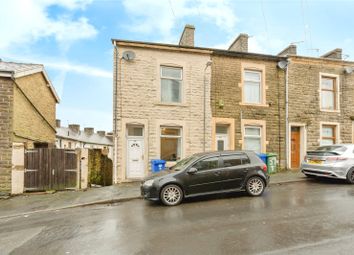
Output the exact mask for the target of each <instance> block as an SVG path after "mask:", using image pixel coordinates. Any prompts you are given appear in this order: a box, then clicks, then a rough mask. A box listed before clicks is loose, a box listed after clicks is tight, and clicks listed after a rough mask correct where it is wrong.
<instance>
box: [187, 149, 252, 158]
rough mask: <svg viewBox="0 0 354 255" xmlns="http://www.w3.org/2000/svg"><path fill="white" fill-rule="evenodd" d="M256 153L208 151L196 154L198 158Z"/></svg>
mask: <svg viewBox="0 0 354 255" xmlns="http://www.w3.org/2000/svg"><path fill="white" fill-rule="evenodd" d="M249 153H254V152H253V151H239V150H237V151H236V150H226V151H208V152H201V153H196V154H194V155H195V156H198V157H203V156H220V155H229V154H249Z"/></svg>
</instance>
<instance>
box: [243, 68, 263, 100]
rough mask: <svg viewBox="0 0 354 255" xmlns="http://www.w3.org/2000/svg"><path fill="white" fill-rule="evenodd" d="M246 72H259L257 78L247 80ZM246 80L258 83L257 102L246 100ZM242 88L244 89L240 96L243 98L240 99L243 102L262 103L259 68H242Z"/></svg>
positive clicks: (260, 72)
mask: <svg viewBox="0 0 354 255" xmlns="http://www.w3.org/2000/svg"><path fill="white" fill-rule="evenodd" d="M246 73H254V74H255V73H256V74H259V80H252V79H250V80H248V79H246ZM247 82H252V83H258V84H259V88H258V91H259V96H258V97H259V101H258V102H246V83H247ZM243 89H244V93H242V96H243V99H242V102H244V103H245V104H257V105H259V104H262V103H263V100H262V98H263V91H262V71H260V70H255V69H248V68H245V69H243Z"/></svg>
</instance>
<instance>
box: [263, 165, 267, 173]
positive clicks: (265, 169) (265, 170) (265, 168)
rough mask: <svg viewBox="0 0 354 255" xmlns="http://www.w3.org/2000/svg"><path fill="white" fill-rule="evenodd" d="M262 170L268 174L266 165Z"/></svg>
mask: <svg viewBox="0 0 354 255" xmlns="http://www.w3.org/2000/svg"><path fill="white" fill-rule="evenodd" d="M262 170H263V172H265V173H266V172H267V165H266V164H264V165H263V168H262Z"/></svg>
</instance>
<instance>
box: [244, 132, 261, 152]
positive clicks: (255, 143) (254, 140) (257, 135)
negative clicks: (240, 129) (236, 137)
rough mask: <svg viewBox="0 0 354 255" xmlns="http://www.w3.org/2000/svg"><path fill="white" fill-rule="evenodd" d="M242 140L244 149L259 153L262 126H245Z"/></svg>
mask: <svg viewBox="0 0 354 255" xmlns="http://www.w3.org/2000/svg"><path fill="white" fill-rule="evenodd" d="M243 140H244V149H245V150H251V151H254V152H256V153H260V152H261V151H262V127H259V126H245V132H244V137H243Z"/></svg>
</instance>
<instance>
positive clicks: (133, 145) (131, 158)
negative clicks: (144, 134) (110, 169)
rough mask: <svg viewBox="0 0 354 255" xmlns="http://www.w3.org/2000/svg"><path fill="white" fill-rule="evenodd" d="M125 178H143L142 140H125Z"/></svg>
mask: <svg viewBox="0 0 354 255" xmlns="http://www.w3.org/2000/svg"><path fill="white" fill-rule="evenodd" d="M127 145H128V149H127V152H128V153H127V154H128V155H127V156H128V159H127V162H128V164H127V166H128V167H127V178H128V179H134V178H143V177H144V140H143V139H128V140H127Z"/></svg>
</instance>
